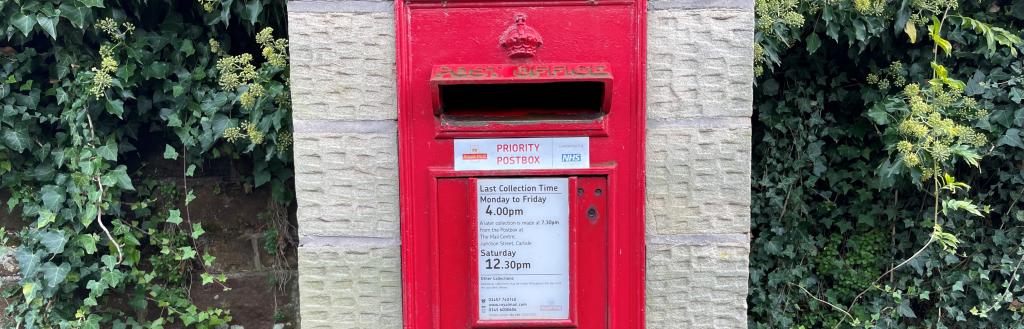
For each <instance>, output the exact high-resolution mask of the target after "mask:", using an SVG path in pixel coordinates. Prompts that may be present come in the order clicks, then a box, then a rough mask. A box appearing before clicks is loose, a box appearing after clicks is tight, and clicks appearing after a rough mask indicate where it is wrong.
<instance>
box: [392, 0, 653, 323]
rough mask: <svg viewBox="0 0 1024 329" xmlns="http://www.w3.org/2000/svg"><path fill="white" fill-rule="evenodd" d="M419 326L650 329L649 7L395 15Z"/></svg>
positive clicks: (407, 290) (411, 302) (451, 8)
mask: <svg viewBox="0 0 1024 329" xmlns="http://www.w3.org/2000/svg"><path fill="white" fill-rule="evenodd" d="M396 14H397V21H398V28H397V33H396V34H397V38H398V45H397V48H398V56H397V58H398V76H399V79H398V84H399V85H398V90H399V139H400V145H399V150H400V175H401V214H402V268H403V270H402V272H403V273H402V274H403V308H404V309H403V313H404V321H405V327H406V328H416V329H427V328H460V329H461V328H585V329H597V328H615V329H628V328H643V325H644V321H643V316H644V313H643V312H644V265H645V264H644V144H643V143H644V132H645V130H644V129H645V128H644V123H645V116H644V81H645V80H644V58H645V56H646V55H645V53H644V51H645V47H646V41H645V39H644V31H645V24H646V23H645V18H646V17H645V14H646V1H629V0H612V1H594V0H580V1H575V0H573V1H568V0H566V1H457V0H448V1H417V0H408V1H404V2H401V1H400V2H398V3H397V4H396Z"/></svg>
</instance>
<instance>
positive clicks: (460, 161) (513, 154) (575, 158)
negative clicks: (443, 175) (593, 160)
mask: <svg viewBox="0 0 1024 329" xmlns="http://www.w3.org/2000/svg"><path fill="white" fill-rule="evenodd" d="M454 164H455V170H516V169H579V168H590V138H589V137H549V138H491V139H456V140H455V162H454Z"/></svg>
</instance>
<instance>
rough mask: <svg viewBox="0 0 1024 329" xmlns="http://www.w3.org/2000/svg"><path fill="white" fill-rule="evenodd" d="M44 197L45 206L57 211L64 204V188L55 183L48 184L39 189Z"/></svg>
mask: <svg viewBox="0 0 1024 329" xmlns="http://www.w3.org/2000/svg"><path fill="white" fill-rule="evenodd" d="M39 192H40V194H41V195H42V199H43V207H45V208H46V209H48V210H50V211H51V212H54V213H57V212H58V211H60V208H61V206H62V205H63V204H64V190H62V189H60V188H59V187H57V186H55V185H46V186H43V188H41V189H40V190H39Z"/></svg>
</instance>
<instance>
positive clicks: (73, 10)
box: [60, 2, 85, 28]
mask: <svg viewBox="0 0 1024 329" xmlns="http://www.w3.org/2000/svg"><path fill="white" fill-rule="evenodd" d="M60 15H61V16H62V17H64V18H67V19H68V22H71V25H73V26H74V27H76V28H82V27H84V26H85V12H84V11H83V10H82V8H79V7H76V6H74V5H72V4H71V3H69V2H64V3H61V4H60Z"/></svg>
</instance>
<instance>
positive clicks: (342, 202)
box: [294, 130, 399, 237]
mask: <svg viewBox="0 0 1024 329" xmlns="http://www.w3.org/2000/svg"><path fill="white" fill-rule="evenodd" d="M397 153H398V136H397V134H396V132H395V131H394V130H392V131H385V132H372V133H371V132H348V133H345V132H338V133H302V132H296V133H295V151H294V154H295V190H296V191H295V192H296V198H297V199H298V210H297V217H298V224H299V236H349V237H352V236H355V237H398V221H399V217H398V216H399V213H398V209H399V207H398V154H397Z"/></svg>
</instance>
